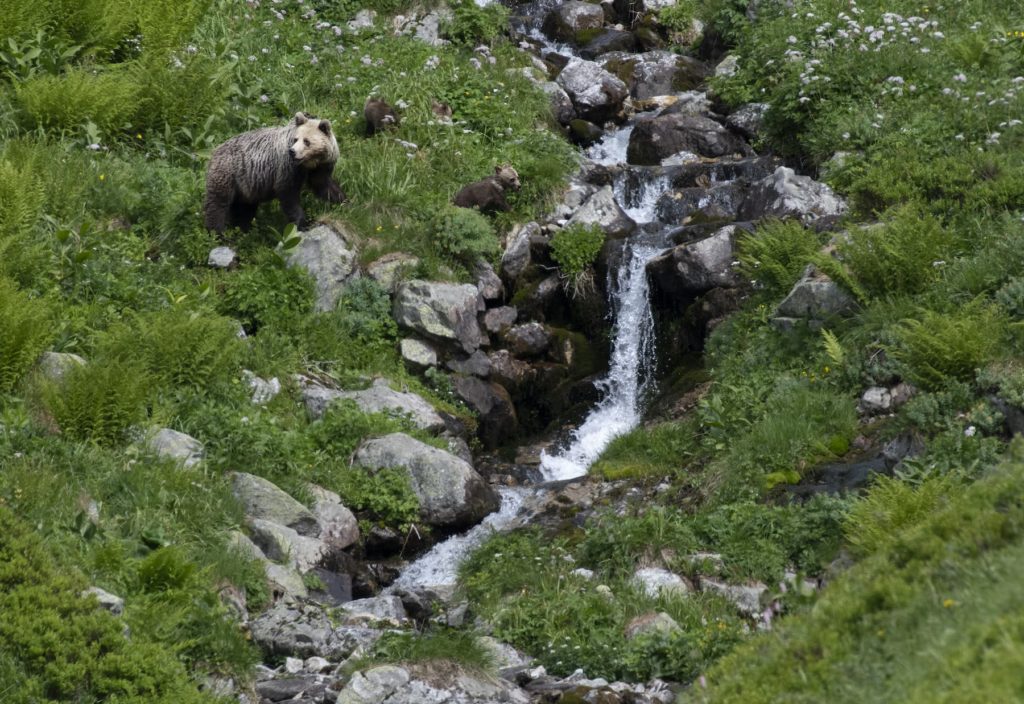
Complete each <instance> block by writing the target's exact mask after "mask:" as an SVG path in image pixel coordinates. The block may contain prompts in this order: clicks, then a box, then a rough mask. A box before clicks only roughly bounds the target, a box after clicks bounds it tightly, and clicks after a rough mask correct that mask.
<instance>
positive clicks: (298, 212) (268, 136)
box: [203, 112, 345, 233]
mask: <svg viewBox="0 0 1024 704" xmlns="http://www.w3.org/2000/svg"><path fill="white" fill-rule="evenodd" d="M337 161H338V141H337V140H336V139H335V138H334V132H332V131H331V123H330V122H328V121H327V120H318V119H317V118H315V117H313V116H311V115H307V114H306V113H302V112H298V113H295V119H293V120H292V121H291V122H289V123H288V124H287V125H285V126H284V127H264V128H262V129H258V130H253V131H252V132H245V133H243V134H240V135H238V136H236V137H232V138H231V139H229V140H228V141H226V142H224V143H223V144H221V145H220V146H219V147H217V148H216V149H215V150H214V151H213V156H211V157H210V165H209V166H208V167H207V170H206V198H205V199H204V201H203V215H204V220H205V223H206V228H207V229H208V230H213V231H214V232H217V233H222V232H224V230H225V228H227V227H229V226H237V227H239V228H241V229H242V230H243V231H247V230H248V229H249V227H250V226H251V225H252V220H253V218H254V217H255V216H256V208H257V207H258V206H259V204H260V203H263V202H265V201H268V200H272V199H274V198H276V199H277V200H279V201H280V202H281V209H282V210H283V211H284V214H285V215H286V216H287V217H288V219H289V220H291V221H292V222H293V223H295V224H296V226H298V227H300V228H301V227H303V226H305V224H306V214H305V212H303V210H302V205H301V204H300V203H299V194H300V193H301V191H302V187H303V186H304V185H306V184H307V183H308V184H309V186H310V188H311V189H312V191H313V193H314V194H316V196H317V197H318V198H320V199H321V200H325V201H327V202H328V203H342V202H344V200H345V194H344V192H343V191H342V190H341V188H340V187H339V186H338V184H337V183H335V182H334V179H333V178H332V174H333V173H334V165H335V164H336V163H337Z"/></svg>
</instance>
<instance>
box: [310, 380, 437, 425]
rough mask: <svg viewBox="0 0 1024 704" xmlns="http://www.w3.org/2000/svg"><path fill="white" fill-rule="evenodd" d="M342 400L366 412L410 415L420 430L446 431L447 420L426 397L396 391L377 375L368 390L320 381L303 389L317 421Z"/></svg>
mask: <svg viewBox="0 0 1024 704" xmlns="http://www.w3.org/2000/svg"><path fill="white" fill-rule="evenodd" d="M338 399H351V400H353V401H355V402H356V405H357V406H359V410H361V411H363V412H364V413H391V414H394V415H400V416H406V417H408V418H409V420H410V421H412V424H413V425H415V426H416V427H417V428H419V429H420V430H426V431H427V432H431V433H436V432H440V431H442V430H444V419H442V418H441V416H439V415H438V413H437V411H435V410H434V407H433V406H431V405H430V404H429V403H428V402H427V401H426V400H425V399H424V398H423V397H422V396H419V395H417V394H414V393H412V392H411V391H395V390H394V389H392V388H391V382H389V381H388V380H387V379H384V378H377V379H374V380H373V383H372V384H371V385H370V386H369V388H366V389H359V390H358V391H338V390H337V389H328V388H327V387H325V386H320V385H318V384H310V385H308V386H306V387H305V388H304V389H303V390H302V400H303V402H305V404H306V411H307V412H308V413H309V417H310V418H312V419H313V420H317V419H319V418H322V417H323V415H324V413H326V412H327V408H328V407H329V406H330V405H331V403H333V402H335V401H337V400H338Z"/></svg>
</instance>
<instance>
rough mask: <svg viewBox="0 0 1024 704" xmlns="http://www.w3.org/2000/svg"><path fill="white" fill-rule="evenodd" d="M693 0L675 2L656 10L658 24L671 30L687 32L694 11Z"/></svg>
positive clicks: (694, 3)
mask: <svg viewBox="0 0 1024 704" xmlns="http://www.w3.org/2000/svg"><path fill="white" fill-rule="evenodd" d="M695 5H696V2H694V1H693V0H690V1H685V0H684V1H683V2H677V3H676V4H674V5H668V6H666V7H662V8H661V9H660V10H658V24H660V25H662V26H663V27H665V28H666V29H668V30H670V31H673V32H687V31H689V30H690V23H691V22H693V18H694V16H695V13H696V10H697V8H696V6H695Z"/></svg>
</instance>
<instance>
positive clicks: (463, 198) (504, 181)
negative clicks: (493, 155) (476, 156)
mask: <svg viewBox="0 0 1024 704" xmlns="http://www.w3.org/2000/svg"><path fill="white" fill-rule="evenodd" d="M519 186H520V184H519V174H517V173H516V170H515V169H513V168H512V167H511V166H510V165H508V164H502V165H501V166H495V167H494V175H493V176H488V177H487V178H483V179H480V180H479V181H475V182H473V183H471V184H469V185H467V186H463V187H462V189H461V190H459V192H458V193H456V194H455V197H454V198H453V199H452V203H454V204H455V205H457V206H459V207H460V208H478V209H479V210H480V212H481V213H495V212H497V211H499V210H501V211H508V210H511V206H509V204H508V201H506V200H505V191H509V190H512V191H518V190H519Z"/></svg>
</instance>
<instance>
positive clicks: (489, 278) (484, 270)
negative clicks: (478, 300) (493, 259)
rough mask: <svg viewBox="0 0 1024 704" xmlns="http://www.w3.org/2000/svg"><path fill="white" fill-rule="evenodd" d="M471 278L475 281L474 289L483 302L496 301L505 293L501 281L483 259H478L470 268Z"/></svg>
mask: <svg viewBox="0 0 1024 704" xmlns="http://www.w3.org/2000/svg"><path fill="white" fill-rule="evenodd" d="M472 274H473V278H474V279H476V288H477V290H478V291H480V295H481V296H483V298H484V300H485V301H496V300H498V299H499V298H501V297H502V295H504V293H505V287H504V285H502V283H501V279H500V278H499V277H498V275H497V274H495V273H494V267H492V266H491V265H490V262H487V261H485V260H483V259H478V260H477V261H476V263H475V264H473V268H472Z"/></svg>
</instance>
